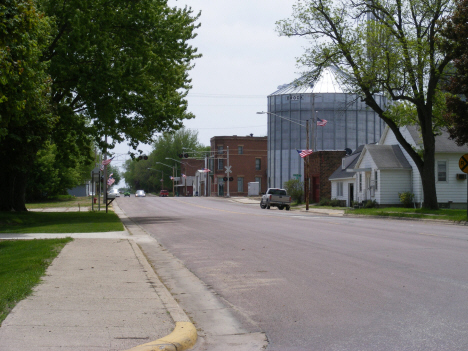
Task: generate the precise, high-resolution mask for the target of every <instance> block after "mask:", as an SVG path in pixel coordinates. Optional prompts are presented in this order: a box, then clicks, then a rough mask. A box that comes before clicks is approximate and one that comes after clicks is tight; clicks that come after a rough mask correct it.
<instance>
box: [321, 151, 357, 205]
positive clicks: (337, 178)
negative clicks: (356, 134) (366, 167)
mask: <svg viewBox="0 0 468 351" xmlns="http://www.w3.org/2000/svg"><path fill="white" fill-rule="evenodd" d="M363 148H364V145H361V146H359V147H358V148H357V149H356V150H355V151H354V152H352V153H351V154H350V155H346V156H345V157H343V159H342V161H341V167H340V168H338V169H337V170H336V171H335V172H333V173H332V175H331V176H330V177H329V178H328V179H329V180H330V181H331V192H332V194H331V198H332V199H338V200H342V201H344V202H345V203H346V206H348V207H350V206H351V201H355V198H354V193H355V189H356V188H355V183H356V181H355V175H356V172H353V171H348V170H351V169H353V168H354V166H355V165H356V162H357V160H358V159H359V156H360V155H361V152H362V149H363Z"/></svg>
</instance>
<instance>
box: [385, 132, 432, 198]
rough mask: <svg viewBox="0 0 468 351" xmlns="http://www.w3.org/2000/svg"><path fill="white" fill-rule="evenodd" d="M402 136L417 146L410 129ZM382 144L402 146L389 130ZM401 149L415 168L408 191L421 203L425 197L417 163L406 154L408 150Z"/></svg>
mask: <svg viewBox="0 0 468 351" xmlns="http://www.w3.org/2000/svg"><path fill="white" fill-rule="evenodd" d="M401 134H402V135H403V137H404V138H405V139H406V140H407V141H408V142H409V143H410V144H411V145H413V146H415V145H416V144H415V142H414V140H413V138H412V137H411V135H410V133H409V132H408V129H406V128H402V129H401ZM380 144H381V145H400V143H399V142H398V141H397V139H396V137H395V134H394V133H393V132H392V131H391V130H390V129H389V130H388V133H387V134H386V135H385V137H384V140H381V143H380ZM400 149H401V151H402V152H403V155H405V157H406V159H407V160H408V162H409V164H410V165H411V167H412V168H413V172H412V175H411V177H412V184H411V190H408V191H410V192H412V193H413V194H414V200H415V201H416V202H417V203H420V202H422V201H423V197H422V193H423V192H422V182H421V176H420V174H419V170H418V167H416V163H414V161H413V159H412V158H411V157H410V155H409V154H408V153H407V152H406V150H405V149H403V148H402V147H401V146H400ZM400 192H401V191H400Z"/></svg>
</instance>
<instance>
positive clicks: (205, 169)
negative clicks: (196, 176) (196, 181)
mask: <svg viewBox="0 0 468 351" xmlns="http://www.w3.org/2000/svg"><path fill="white" fill-rule="evenodd" d="M201 171H202V172H205V173H209V172H211V171H210V170H209V169H208V168H202V169H201Z"/></svg>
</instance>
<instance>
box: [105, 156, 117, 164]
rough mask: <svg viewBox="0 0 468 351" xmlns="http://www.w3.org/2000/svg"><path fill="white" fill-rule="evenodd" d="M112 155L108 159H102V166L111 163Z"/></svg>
mask: <svg viewBox="0 0 468 351" xmlns="http://www.w3.org/2000/svg"><path fill="white" fill-rule="evenodd" d="M114 157H115V156H114ZM114 157H112V158H110V159H108V160H104V161H102V164H103V165H104V166H107V165H108V164H109V163H111V161H112V160H113V158H114Z"/></svg>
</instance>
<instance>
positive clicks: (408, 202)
mask: <svg viewBox="0 0 468 351" xmlns="http://www.w3.org/2000/svg"><path fill="white" fill-rule="evenodd" d="M398 197H399V198H400V202H401V204H402V205H403V207H412V206H413V199H414V194H413V193H410V192H409V191H405V192H403V193H398Z"/></svg>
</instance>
